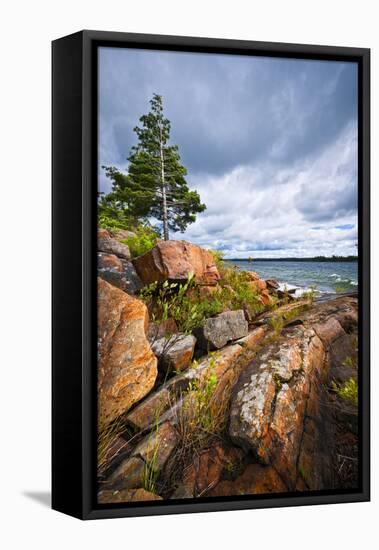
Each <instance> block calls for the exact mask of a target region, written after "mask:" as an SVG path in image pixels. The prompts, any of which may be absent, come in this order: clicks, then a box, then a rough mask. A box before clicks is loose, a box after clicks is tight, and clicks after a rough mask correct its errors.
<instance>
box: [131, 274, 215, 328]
mask: <svg viewBox="0 0 379 550" xmlns="http://www.w3.org/2000/svg"><path fill="white" fill-rule="evenodd" d="M140 296H141V298H142V299H143V300H144V301H145V302H146V303H147V304H148V306H149V308H150V310H151V311H152V319H153V321H156V322H161V321H166V320H167V319H169V318H170V319H174V320H175V321H176V324H177V326H178V329H179V331H180V332H184V333H190V332H191V331H192V330H193V329H194V328H197V327H200V326H201V325H202V324H203V322H204V320H205V319H206V318H208V317H212V315H216V314H217V313H221V311H222V310H223V304H222V302H221V300H220V299H218V298H217V297H213V296H212V299H211V300H209V299H206V298H204V297H200V295H199V289H198V288H197V287H196V285H195V283H194V280H193V275H192V274H190V275H189V277H188V279H187V281H186V283H184V284H179V283H169V282H168V281H165V282H164V283H163V284H161V285H160V284H158V283H152V284H150V285H148V286H146V287H144V288H143V289H142V291H141V293H140Z"/></svg>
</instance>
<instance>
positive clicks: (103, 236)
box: [97, 229, 131, 260]
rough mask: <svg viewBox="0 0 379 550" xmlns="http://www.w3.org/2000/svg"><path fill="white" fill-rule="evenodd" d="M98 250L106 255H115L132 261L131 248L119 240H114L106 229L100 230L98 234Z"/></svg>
mask: <svg viewBox="0 0 379 550" xmlns="http://www.w3.org/2000/svg"><path fill="white" fill-rule="evenodd" d="M97 250H98V251H99V252H105V253H106V254H114V255H115V256H118V257H119V258H123V259H124V260H130V259H131V254H130V250H129V247H128V246H127V245H126V244H122V243H120V242H119V241H118V240H117V239H113V238H112V237H111V236H110V234H109V233H108V231H107V230H106V229H99V230H98V232H97Z"/></svg>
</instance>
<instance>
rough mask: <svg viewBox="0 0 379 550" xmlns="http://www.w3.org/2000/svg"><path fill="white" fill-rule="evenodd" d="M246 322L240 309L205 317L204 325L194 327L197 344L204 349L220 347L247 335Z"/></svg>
mask: <svg viewBox="0 0 379 550" xmlns="http://www.w3.org/2000/svg"><path fill="white" fill-rule="evenodd" d="M248 328H249V327H248V323H247V321H246V319H245V314H244V312H243V311H242V309H240V310H237V311H224V312H223V313H220V314H219V315H216V317H211V318H209V319H206V320H205V322H204V325H203V326H202V327H201V328H199V329H196V331H195V336H196V337H197V338H198V345H199V347H200V348H201V349H204V350H208V349H209V350H214V349H220V348H223V347H224V346H226V344H227V343H228V342H231V341H232V340H237V339H238V338H242V337H244V336H247V334H248Z"/></svg>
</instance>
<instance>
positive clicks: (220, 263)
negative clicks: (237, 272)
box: [209, 250, 225, 269]
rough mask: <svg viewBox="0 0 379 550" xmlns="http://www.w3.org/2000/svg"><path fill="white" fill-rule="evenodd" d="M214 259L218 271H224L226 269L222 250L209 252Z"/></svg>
mask: <svg viewBox="0 0 379 550" xmlns="http://www.w3.org/2000/svg"><path fill="white" fill-rule="evenodd" d="M209 252H210V253H211V254H212V255H213V258H214V262H215V264H216V266H217V268H218V269H222V268H223V267H224V265H225V264H224V252H223V251H222V250H210V251H209Z"/></svg>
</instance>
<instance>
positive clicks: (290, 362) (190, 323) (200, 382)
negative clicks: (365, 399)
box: [98, 230, 358, 503]
mask: <svg viewBox="0 0 379 550" xmlns="http://www.w3.org/2000/svg"><path fill="white" fill-rule="evenodd" d="M124 239H125V235H123V234H121V235H120V234H114V235H111V234H110V233H109V232H108V231H106V230H99V235H98V250H99V251H98V275H99V277H98V305H99V307H98V430H99V442H98V480H99V492H98V499H99V502H102V503H113V502H127V501H139V500H141V501H142V500H160V499H183V498H199V497H202V498H203V497H216V496H217V497H220V496H230V495H245V494H264V493H287V492H294V491H300V492H301V491H313V490H323V489H329V490H331V489H343V488H348V487H354V486H356V485H357V457H358V442H357V403H356V402H354V399H346V398H345V394H344V391H342V390H344V388H345V387H347V386H346V384H354V383H355V384H356V380H357V368H356V364H357V358H356V356H357V321H358V315H357V308H358V305H357V297H356V296H354V295H348V296H335V297H333V298H332V299H330V300H328V301H323V302H322V303H316V302H315V301H314V300H313V296H304V297H302V298H301V299H294V298H293V297H291V295H290V294H288V293H286V292H283V291H280V290H279V287H278V284H277V283H276V281H274V280H270V279H268V280H263V279H261V278H260V277H259V275H258V274H257V273H254V272H243V273H242V274H241V273H235V272H232V271H231V270H230V269H229V270H226V269H225V268H223V267H222V264H221V263H220V262H218V261H217V258H216V257H215V256H214V255H213V254H212V253H211V252H210V251H208V250H204V249H202V248H200V247H198V246H196V245H193V244H190V243H187V242H184V241H166V242H163V241H161V242H158V243H157V244H156V246H155V247H154V248H153V249H152V250H150V251H149V252H147V253H146V254H144V255H142V256H140V257H137V258H135V259H132V258H131V255H130V251H129V249H128V246H127V245H126V244H124V243H123V242H122V241H123V240H124ZM186 308H187V309H186ZM183 311H184V312H185V315H184V316H183ZM209 313H212V314H211V315H209ZM351 381H353V382H351ZM341 388H342V390H341Z"/></svg>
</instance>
